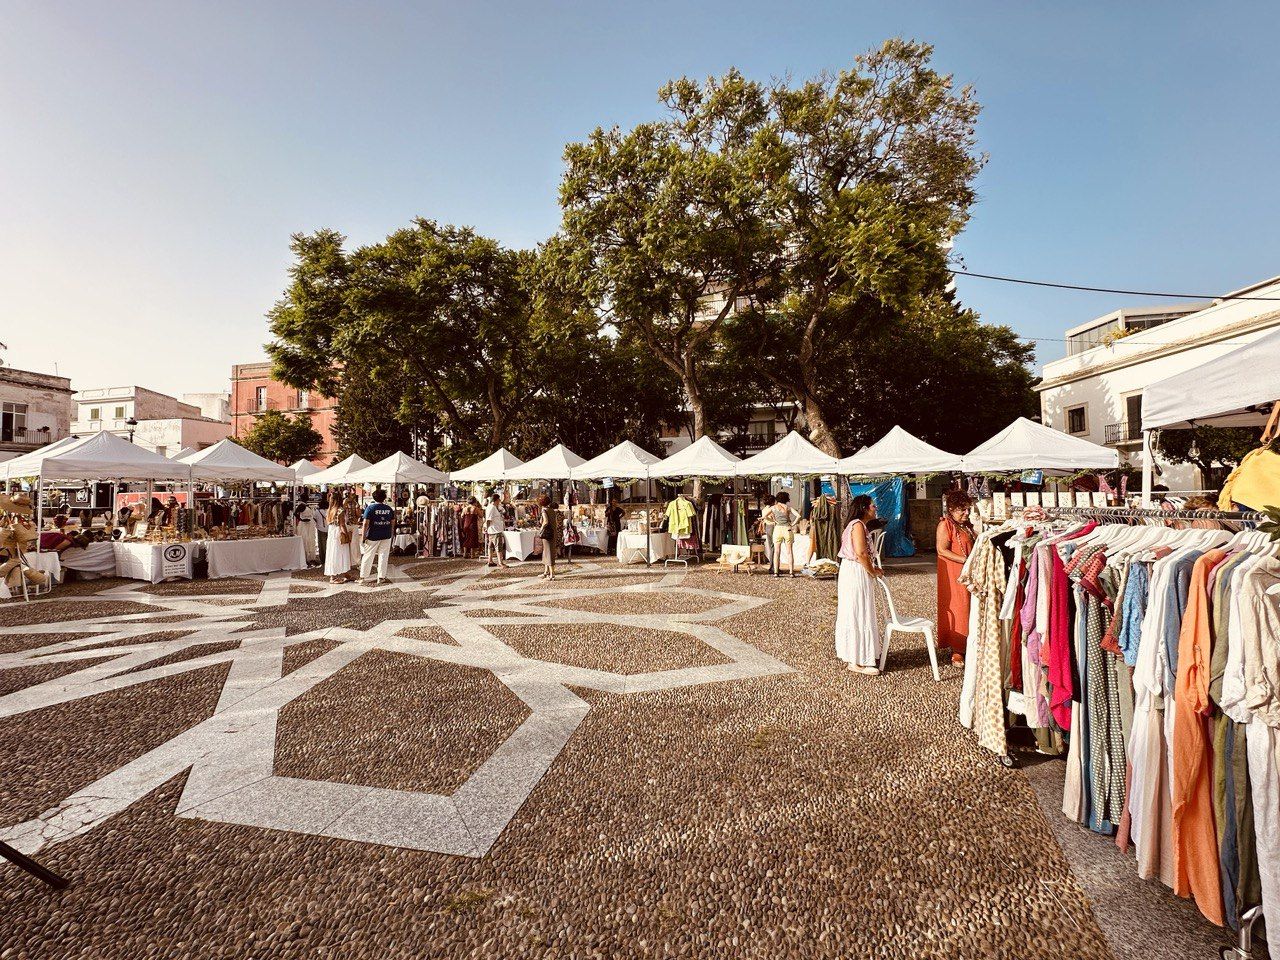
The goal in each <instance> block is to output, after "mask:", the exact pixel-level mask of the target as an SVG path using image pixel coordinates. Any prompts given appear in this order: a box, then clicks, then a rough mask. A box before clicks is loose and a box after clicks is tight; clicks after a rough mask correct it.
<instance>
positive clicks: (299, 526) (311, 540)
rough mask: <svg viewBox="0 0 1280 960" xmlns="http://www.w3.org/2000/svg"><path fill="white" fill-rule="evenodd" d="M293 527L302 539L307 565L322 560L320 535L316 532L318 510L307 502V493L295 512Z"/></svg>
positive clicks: (301, 498)
mask: <svg viewBox="0 0 1280 960" xmlns="http://www.w3.org/2000/svg"><path fill="white" fill-rule="evenodd" d="M293 526H294V529H295V530H296V531H297V533H298V536H300V537H302V549H303V552H304V553H305V554H306V557H307V563H315V562H316V561H317V560H319V559H320V534H319V533H318V532H317V530H316V509H315V507H313V506H311V504H310V503H308V502H307V495H306V494H305V493H304V494H303V495H302V496H301V497H300V498H299V500H298V505H297V506H296V507H295V508H294V510H293Z"/></svg>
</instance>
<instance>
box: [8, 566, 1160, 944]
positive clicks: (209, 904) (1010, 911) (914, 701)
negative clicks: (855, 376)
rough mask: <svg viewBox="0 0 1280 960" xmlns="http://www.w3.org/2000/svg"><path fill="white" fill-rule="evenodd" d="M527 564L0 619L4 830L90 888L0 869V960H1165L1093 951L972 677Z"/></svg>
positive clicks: (628, 575)
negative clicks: (873, 667) (873, 663)
mask: <svg viewBox="0 0 1280 960" xmlns="http://www.w3.org/2000/svg"><path fill="white" fill-rule="evenodd" d="M537 569H538V568H537V567H536V566H533V565H526V566H524V567H523V568H519V567H518V568H515V569H513V570H504V571H486V570H484V569H483V568H482V567H480V566H479V565H477V564H473V563H465V562H460V561H436V562H430V563H422V562H419V561H411V562H397V563H395V564H394V565H393V566H392V568H391V577H392V579H391V581H390V582H389V583H388V584H386V585H384V586H382V587H380V588H370V587H357V586H344V587H336V588H335V587H332V586H330V585H329V584H328V583H327V582H326V581H324V580H323V579H321V578H319V577H318V576H316V575H315V574H314V573H302V574H294V575H289V574H278V575H271V576H267V577H259V578H243V579H238V580H236V581H228V582H225V586H224V587H220V586H219V583H220V582H218V581H214V582H199V583H192V584H178V585H174V584H166V585H162V586H160V587H152V586H148V585H140V584H136V583H132V582H124V581H103V582H98V583H89V584H75V585H68V586H67V587H66V588H64V589H63V590H61V591H59V593H58V594H56V595H55V596H54V597H53V598H50V599H45V600H40V601H36V602H33V603H30V604H20V605H18V604H10V605H6V606H3V607H0V839H2V840H4V841H5V842H7V843H10V844H12V845H14V846H15V847H17V848H18V849H20V850H23V851H24V852H28V853H33V854H38V856H39V857H40V858H41V859H42V860H44V861H45V862H46V863H48V865H49V866H51V867H52V868H54V869H56V870H59V871H61V872H63V873H65V874H67V875H68V876H69V877H70V878H71V879H72V881H73V885H72V886H71V888H69V889H68V890H66V891H64V892H61V893H51V892H49V891H47V890H45V889H44V888H41V887H40V886H38V885H37V884H35V883H34V882H32V881H30V880H29V879H28V878H26V877H25V875H22V874H20V873H18V871H17V870H16V869H15V868H12V867H8V866H5V865H0V878H2V879H0V960H26V958H45V957H50V958H52V957H57V958H64V957H68V958H69V957H85V958H111V960H116V958H129V960H131V958H135V957H136V958H149V957H156V958H174V957H201V958H204V957H218V958H221V957H228V958H230V957H236V958H248V957H264V958H265V957H271V958H276V957H335V958H336V957H370V958H400V957H405V958H409V957H499V956H502V957H506V956H531V957H602V958H603V957H620V956H652V957H668V956H670V957H699V958H701V957H709V958H710V957H770V958H772V957H797V958H800V957H803V958H809V957H855V956H856V957H863V956H867V957H904V958H906V957H911V958H933V957H937V958H942V957H948V958H950V957H996V956H999V957H1010V958H1036V957H1046V958H1048V957H1055V958H1056V957H1061V956H1067V955H1069V956H1071V957H1073V958H1077V960H1087V958H1095V957H1097V958H1105V957H1111V956H1113V955H1114V956H1120V957H1130V956H1132V957H1140V956H1144V955H1150V956H1157V955H1159V956H1171V955H1177V954H1176V953H1170V952H1169V950H1168V947H1169V943H1168V941H1167V940H1166V942H1165V943H1163V944H1161V945H1159V948H1158V946H1157V945H1156V944H1153V943H1143V944H1140V945H1137V946H1135V947H1134V949H1132V950H1130V949H1129V948H1128V947H1127V946H1126V944H1125V942H1124V940H1123V938H1119V939H1118V938H1117V937H1116V936H1115V933H1114V931H1113V930H1111V929H1108V930H1107V933H1106V934H1105V935H1104V932H1103V930H1102V929H1100V928H1099V925H1098V921H1097V919H1096V914H1097V911H1095V910H1093V909H1091V905H1090V902H1089V900H1088V898H1087V897H1086V894H1085V892H1084V888H1083V887H1082V885H1081V883H1080V882H1079V880H1077V878H1076V877H1075V876H1074V875H1073V873H1072V871H1071V867H1070V864H1069V862H1068V859H1067V857H1066V856H1064V854H1063V849H1062V847H1061V846H1059V843H1058V841H1057V840H1055V835H1054V829H1057V828H1059V827H1060V825H1057V824H1055V825H1053V826H1052V827H1051V826H1050V823H1049V822H1048V821H1047V819H1046V814H1045V813H1044V812H1042V810H1041V807H1040V805H1039V803H1038V801H1037V797H1036V792H1035V790H1034V789H1033V787H1032V784H1031V783H1030V782H1028V780H1027V778H1026V776H1025V774H1024V773H1023V772H1021V771H1016V770H1005V769H1003V768H1001V767H1000V766H999V765H998V764H997V763H996V762H995V761H994V759H993V758H991V757H990V756H987V755H986V754H984V753H983V752H982V751H981V750H980V749H979V748H978V747H977V746H976V745H975V744H974V743H973V742H972V739H971V738H970V737H969V736H968V735H967V734H966V733H964V732H963V731H960V730H959V729H958V727H957V725H956V723H955V721H954V701H955V697H956V694H957V691H958V686H959V674H958V672H957V671H956V670H955V669H954V668H950V667H947V668H945V669H944V677H943V682H942V683H940V684H937V683H934V681H933V680H932V677H931V676H930V674H929V668H928V659H927V657H926V655H925V652H924V650H923V649H921V648H915V647H913V646H912V645H911V644H910V643H909V642H904V643H902V644H901V645H900V646H898V647H896V648H895V649H894V650H893V651H892V652H891V654H890V657H889V672H888V673H887V674H886V675H885V676H883V677H878V678H870V677H862V676H856V675H853V674H851V673H849V672H848V671H847V670H844V669H842V666H843V665H842V664H840V663H839V662H838V661H836V660H835V659H834V657H833V656H832V621H833V619H834V608H835V585H834V583H831V582H810V581H807V580H803V579H801V580H790V579H772V578H767V577H749V576H746V575H732V574H727V573H721V572H719V571H716V570H699V569H698V568H696V567H695V568H693V570H691V571H689V572H685V571H683V570H676V571H673V572H662V571H655V572H652V573H646V572H644V571H643V568H640V569H639V570H638V569H637V568H634V567H632V568H625V569H624V568H619V567H618V566H617V565H616V564H615V563H613V562H611V561H601V562H579V563H577V564H575V565H573V566H572V567H571V568H569V569H568V570H566V571H565V572H564V573H563V574H562V575H561V576H560V577H559V578H558V579H557V580H556V581H555V582H554V583H543V582H540V581H538V580H537V579H536V573H537ZM889 576H890V584H891V586H892V588H893V590H894V593H895V598H896V599H897V600H898V603H899V607H900V612H902V613H910V614H917V613H918V614H923V615H928V616H932V614H933V610H932V588H933V581H932V576H931V574H930V573H928V572H927V568H921V567H917V568H903V569H901V570H898V571H891V572H890V575H889ZM115 584H118V585H115ZM1100 842H1101V841H1100ZM1135 882H1136V881H1135ZM1145 949H1150V950H1151V951H1152V952H1151V953H1150V954H1145V953H1143V952H1141V951H1142V950H1145ZM1113 950H1114V951H1115V952H1114V954H1113V952H1112V951H1113Z"/></svg>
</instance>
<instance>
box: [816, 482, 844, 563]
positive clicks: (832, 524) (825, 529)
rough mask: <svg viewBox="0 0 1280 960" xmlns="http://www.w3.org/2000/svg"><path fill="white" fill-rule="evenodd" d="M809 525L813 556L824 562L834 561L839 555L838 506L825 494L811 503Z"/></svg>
mask: <svg viewBox="0 0 1280 960" xmlns="http://www.w3.org/2000/svg"><path fill="white" fill-rule="evenodd" d="M809 525H810V531H811V533H812V537H813V555H814V556H815V557H819V558H821V559H824V560H835V559H837V557H838V556H839V554H840V504H839V502H838V501H837V500H836V499H835V498H834V497H829V496H827V495H826V494H823V495H822V496H820V497H819V498H818V499H817V500H815V501H814V502H813V509H812V510H810V511H809Z"/></svg>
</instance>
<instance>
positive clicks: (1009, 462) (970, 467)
mask: <svg viewBox="0 0 1280 960" xmlns="http://www.w3.org/2000/svg"><path fill="white" fill-rule="evenodd" d="M963 460H964V468H963V469H964V472H965V473H985V472H990V473H1014V472H1017V471H1020V470H1047V471H1051V472H1069V471H1075V470H1095V469H1096V470H1114V469H1115V468H1116V467H1117V466H1119V465H1120V454H1119V452H1117V451H1115V450H1112V449H1111V448H1110V447H1104V446H1101V445H1099V444H1096V443H1092V442H1091V441H1089V440H1084V439H1082V438H1080V437H1073V436H1071V435H1070V434H1066V433H1062V432H1061V431H1059V430H1054V429H1052V428H1050V427H1046V426H1044V425H1043V424H1040V423H1035V422H1033V421H1031V420H1028V419H1027V418H1026V417H1019V418H1018V419H1017V420H1015V421H1013V423H1011V424H1009V426H1007V427H1005V428H1004V429H1003V430H1001V431H1000V432H999V433H997V434H996V435H995V436H994V437H992V438H991V439H990V440H988V441H987V442H986V443H982V444H979V445H978V446H976V447H974V448H973V449H972V450H970V451H969V452H968V453H966V454H965V455H964V457H963Z"/></svg>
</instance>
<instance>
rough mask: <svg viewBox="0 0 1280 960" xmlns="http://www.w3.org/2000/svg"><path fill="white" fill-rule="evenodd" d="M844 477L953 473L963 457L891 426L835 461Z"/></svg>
mask: <svg viewBox="0 0 1280 960" xmlns="http://www.w3.org/2000/svg"><path fill="white" fill-rule="evenodd" d="M836 469H837V472H838V473H839V474H840V475H841V476H844V477H886V476H905V475H912V474H921V473H957V472H961V471H963V470H964V458H963V457H961V456H959V455H957V454H954V453H947V452H946V451H945V450H940V449H938V448H937V447H935V446H933V445H932V444H928V443H925V442H924V441H923V440H921V439H920V438H919V437H916V436H913V435H912V434H910V433H908V432H907V431H906V430H904V429H902V427H898V426H895V427H894V428H893V429H891V430H890V431H889V432H888V433H886V434H885V435H884V436H883V437H881V438H880V439H879V440H877V441H876V442H875V443H873V444H871V445H870V446H869V447H863V448H862V449H861V450H859V451H858V452H857V453H855V454H853V455H852V456H849V457H845V458H844V459H843V460H841V461H839V462H838V463H837V464H836Z"/></svg>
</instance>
